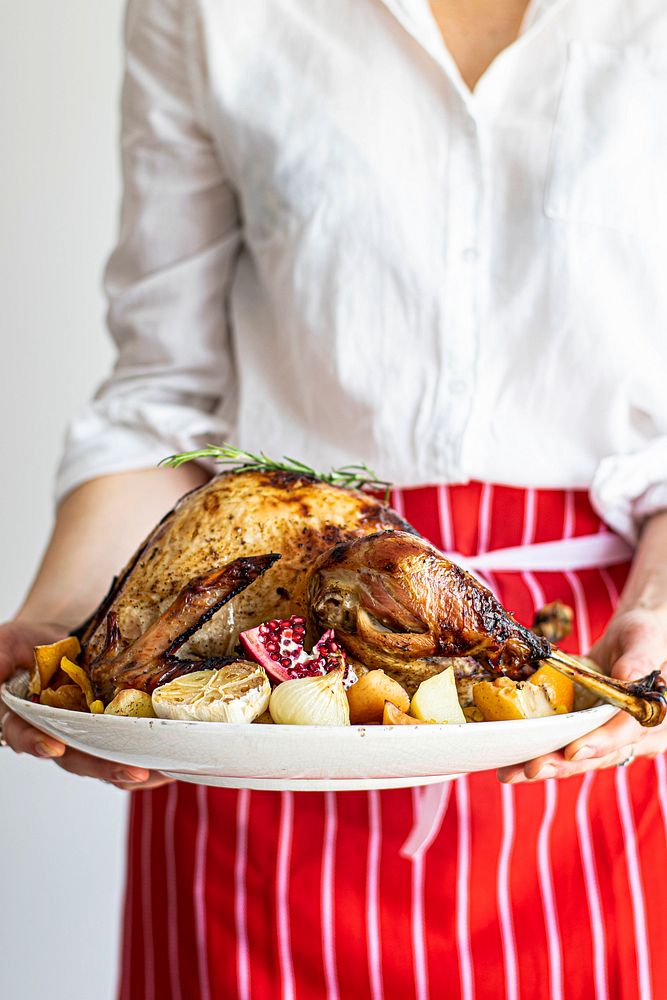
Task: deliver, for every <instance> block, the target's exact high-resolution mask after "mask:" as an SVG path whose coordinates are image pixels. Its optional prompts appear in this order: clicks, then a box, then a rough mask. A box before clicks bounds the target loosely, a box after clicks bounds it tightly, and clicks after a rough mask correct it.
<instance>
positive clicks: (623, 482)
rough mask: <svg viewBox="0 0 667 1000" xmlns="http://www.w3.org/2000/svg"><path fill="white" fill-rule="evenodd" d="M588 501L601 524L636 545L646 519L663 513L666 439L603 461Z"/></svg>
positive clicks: (666, 503) (666, 488)
mask: <svg viewBox="0 0 667 1000" xmlns="http://www.w3.org/2000/svg"><path fill="white" fill-rule="evenodd" d="M591 499H592V502H593V506H594V507H595V509H596V511H597V512H598V514H599V515H600V516H601V517H602V518H603V520H604V521H606V523H607V524H608V525H609V526H610V527H611V528H613V529H614V531H617V532H618V534H619V535H622V536H623V538H625V539H627V541H629V542H630V543H631V544H632V545H634V544H636V542H637V540H638V538H639V533H640V531H641V526H642V524H643V522H644V521H645V520H646V518H648V517H650V516H651V515H652V514H657V513H658V511H661V510H666V509H667V436H664V437H662V436H661V437H657V438H655V440H653V441H652V442H650V444H648V445H646V446H645V447H644V448H642V449H641V450H639V451H636V452H633V453H630V454H627V455H614V456H611V457H609V458H605V459H604V460H603V461H602V462H601V463H600V465H599V466H598V469H597V471H596V473H595V477H594V479H593V483H592V486H591Z"/></svg>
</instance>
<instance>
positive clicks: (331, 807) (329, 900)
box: [321, 792, 340, 1000]
mask: <svg viewBox="0 0 667 1000" xmlns="http://www.w3.org/2000/svg"><path fill="white" fill-rule="evenodd" d="M324 810H325V812H324V854H323V857H322V890H321V902H322V952H323V954H324V976H325V980H326V984H327V1000H339V996H340V994H339V992H338V974H337V971H336V938H335V924H334V921H335V901H334V892H335V884H336V883H335V878H334V872H335V865H336V828H337V825H338V817H337V812H336V793H335V792H325V793H324Z"/></svg>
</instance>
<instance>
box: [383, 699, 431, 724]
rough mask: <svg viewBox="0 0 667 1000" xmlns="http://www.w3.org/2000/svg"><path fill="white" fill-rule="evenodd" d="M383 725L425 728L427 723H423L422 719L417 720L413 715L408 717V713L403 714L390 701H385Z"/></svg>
mask: <svg viewBox="0 0 667 1000" xmlns="http://www.w3.org/2000/svg"><path fill="white" fill-rule="evenodd" d="M382 723H383V725H385V726H424V725H427V723H425V722H423V721H422V719H415V718H414V716H412V715H407V713H406V712H401V710H400V708H396V706H395V705H394V704H392V702H390V701H385V703H384V712H383V715H382Z"/></svg>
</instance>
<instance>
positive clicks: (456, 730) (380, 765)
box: [0, 672, 618, 791]
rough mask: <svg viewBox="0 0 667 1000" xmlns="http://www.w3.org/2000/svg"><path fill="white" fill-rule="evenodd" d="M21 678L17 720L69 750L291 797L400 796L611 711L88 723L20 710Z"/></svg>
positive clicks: (505, 760) (517, 753) (564, 738)
mask: <svg viewBox="0 0 667 1000" xmlns="http://www.w3.org/2000/svg"><path fill="white" fill-rule="evenodd" d="M27 685H28V676H27V674H26V673H25V672H22V673H19V674H17V675H15V676H14V677H13V678H12V679H11V680H10V681H8V682H7V683H6V684H4V685H3V687H2V689H0V692H1V694H2V698H3V701H4V702H5V704H6V705H7V706H8V708H10V709H11V710H12V711H13V712H16V714H17V715H20V716H21V718H22V719H25V720H26V722H29V723H30V724H31V725H33V726H35V727H36V728H37V729H40V730H41V731H42V732H44V733H48V734H49V735H50V736H55V737H56V739H59V740H61V741H62V742H63V743H66V744H67V745H68V746H71V747H75V748H76V749H77V750H83V751H84V752H86V753H90V754H92V755H93V756H94V757H102V758H103V759H105V760H112V761H117V762H118V763H121V764H135V765H137V766H139V767H147V768H150V769H151V770H157V771H162V772H163V773H165V774H168V775H170V776H172V777H175V778H178V779H180V780H182V781H194V782H197V783H199V784H204V785H222V786H226V787H230V788H258V789H273V790H293V791H304V790H310V791H325V790H328V791H335V790H339V791H342V790H346V789H370V788H400V787H405V786H409V785H427V784H433V783H435V782H441V781H447V780H448V779H450V778H453V777H456V776H458V775H460V774H466V773H471V772H473V771H486V770H489V769H495V768H498V767H504V766H505V765H508V764H517V763H519V762H520V761H523V760H530V759H532V758H533V757H539V756H540V755H541V754H545V753H550V752H551V751H553V750H557V749H559V748H560V747H563V746H565V745H566V744H568V743H571V742H572V741H573V740H576V739H578V738H579V737H581V736H584V735H586V733H589V732H591V730H593V729H595V728H597V726H601V725H603V724H604V723H605V722H607V721H608V720H609V719H611V718H612V716H613V715H615V714H616V712H617V711H618V709H615V708H612V707H611V706H610V705H598V706H595V707H594V708H589V709H586V710H584V711H582V712H572V713H570V714H568V715H555V716H551V717H549V718H546V719H523V720H520V721H517V722H483V723H482V722H480V723H468V724H466V725H444V726H440V725H429V726H424V725H415V726H414V727H413V726H274V725H239V724H232V723H215V722H175V721H171V720H167V719H129V718H123V717H122V716H114V715H86V714H84V713H83V712H70V711H67V710H66V709H62V708H49V707H47V706H46V705H36V704H34V703H33V702H31V701H27V700H26V698H25V696H26V691H27Z"/></svg>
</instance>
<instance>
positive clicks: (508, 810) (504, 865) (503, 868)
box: [497, 785, 519, 1000]
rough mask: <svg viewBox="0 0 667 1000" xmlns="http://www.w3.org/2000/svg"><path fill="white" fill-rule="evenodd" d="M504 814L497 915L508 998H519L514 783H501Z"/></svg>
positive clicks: (508, 999)
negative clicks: (513, 878) (514, 912)
mask: <svg viewBox="0 0 667 1000" xmlns="http://www.w3.org/2000/svg"><path fill="white" fill-rule="evenodd" d="M500 794H501V798H502V815H503V838H502V843H501V847H500V858H499V860H498V881H497V892H498V915H499V917H500V931H501V934H502V939H503V958H504V960H505V996H506V1000H518V996H519V989H518V977H517V964H516V941H515V940H514V923H513V920H512V904H511V899H510V883H509V866H510V858H511V856H512V847H513V844H514V796H513V789H512V786H511V785H501V787H500Z"/></svg>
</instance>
